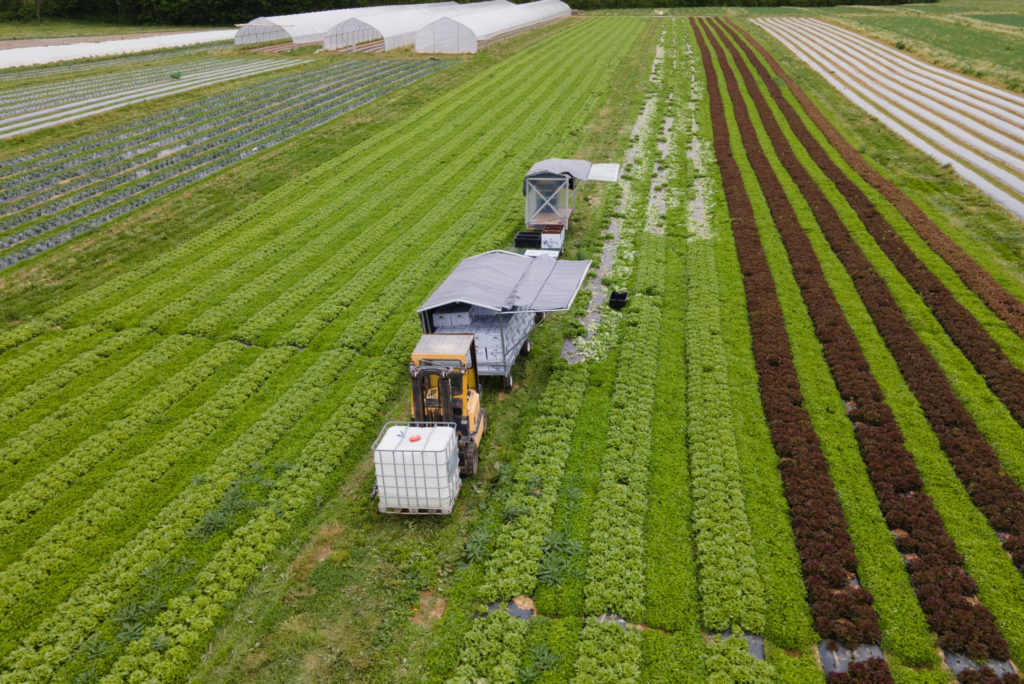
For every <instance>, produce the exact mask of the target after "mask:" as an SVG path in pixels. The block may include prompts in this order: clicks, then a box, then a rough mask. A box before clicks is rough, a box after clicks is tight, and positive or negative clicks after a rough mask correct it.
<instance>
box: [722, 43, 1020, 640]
mask: <svg viewBox="0 0 1024 684" xmlns="http://www.w3.org/2000/svg"><path fill="white" fill-rule="evenodd" d="M719 39H720V40H721V42H722V43H723V44H725V45H726V47H727V48H728V49H729V51H730V53H731V54H732V55H733V57H734V59H735V61H736V66H737V70H738V72H739V77H740V78H743V79H744V81H745V82H746V85H747V91H748V93H749V94H750V97H751V100H752V101H753V104H754V107H755V108H756V110H757V112H758V115H759V118H760V124H761V125H762V126H763V128H764V130H765V132H766V133H767V135H768V138H769V139H770V140H771V141H772V145H773V148H774V152H775V154H776V155H777V157H778V159H779V160H780V161H781V162H782V164H783V166H784V167H785V168H786V170H787V172H788V173H789V174H790V175H791V176H792V178H793V180H794V182H795V183H796V185H797V186H798V187H799V188H800V190H801V193H802V194H803V195H804V196H805V197H806V199H807V201H808V203H809V204H810V206H811V209H812V211H813V213H814V215H815V218H816V219H817V221H818V224H819V225H820V226H821V229H822V231H823V232H824V233H825V234H826V236H829V241H830V243H833V239H834V238H835V236H837V235H838V234H842V235H845V236H846V237H847V238H849V234H848V233H847V232H846V230H845V227H844V226H843V224H842V221H841V220H840V218H839V216H838V215H837V214H836V212H835V209H834V208H833V207H832V205H831V204H830V203H829V202H828V199H827V198H826V197H825V195H824V193H823V192H822V191H821V189H820V188H819V187H818V186H817V184H816V183H815V182H814V181H813V179H812V178H811V177H810V174H809V173H808V172H807V171H806V169H804V168H803V166H802V165H801V164H800V162H799V160H798V159H797V157H796V154H795V152H794V151H793V149H792V148H791V147H790V146H789V144H788V142H787V140H786V138H785V136H784V134H783V132H782V129H781V128H780V126H779V124H778V123H777V122H776V120H775V118H774V117H773V115H772V112H771V109H770V107H769V105H768V103H767V102H766V101H765V99H764V97H763V95H762V94H761V92H760V90H759V89H758V87H757V82H756V80H755V77H754V76H753V74H752V73H751V72H750V70H749V69H748V68H747V66H746V64H745V63H744V62H743V61H742V59H741V57H740V54H739V51H738V50H737V49H736V48H735V47H734V46H732V44H731V43H729V41H728V39H727V38H726V37H725V34H724V31H723V32H722V33H720V34H719ZM714 48H715V51H716V54H717V56H718V59H719V62H721V63H722V64H725V63H726V60H725V55H724V52H723V50H722V47H721V45H719V44H718V43H715V44H714ZM736 76H737V75H736V74H734V73H732V72H730V73H728V74H727V78H726V81H727V83H728V86H729V92H730V96H731V97H732V99H733V101H734V102H737V103H740V102H742V98H741V95H740V91H739V85H738V83H737V82H736ZM734 111H735V115H736V120H737V124H738V126H739V129H740V130H741V132H742V134H743V139H744V142H745V143H747V145H748V146H747V148H746V149H747V153H748V155H749V157H750V162H751V165H752V166H753V168H754V172H755V174H756V175H757V178H758V181H759V183H760V185H761V189H762V191H763V192H764V194H765V197H766V198H767V200H768V204H769V207H770V208H771V211H772V216H773V218H774V220H775V225H776V227H777V229H778V231H779V234H780V236H781V237H782V240H783V243H784V244H785V247H786V251H787V252H788V255H789V260H790V263H791V265H792V268H793V273H794V276H795V277H796V280H797V284H798V285H799V287H800V290H801V293H802V295H803V298H804V301H805V303H806V305H807V309H808V313H809V314H810V317H811V320H812V323H813V325H814V329H815V332H816V334H817V336H818V338H819V340H820V341H821V344H822V348H823V350H824V353H825V360H826V362H827V363H828V366H829V369H830V370H831V372H832V376H833V378H834V379H835V381H836V385H837V387H838V389H839V392H840V394H841V395H842V396H843V398H844V399H845V400H846V401H847V413H848V416H849V418H850V420H851V421H852V422H853V426H854V435H855V437H856V439H857V442H858V444H859V446H860V450H861V455H862V458H863V459H864V462H865V465H866V466H867V470H868V476H869V477H870V479H871V481H872V484H873V486H874V488H875V491H876V493H877V494H878V498H879V503H880V505H881V509H882V513H883V515H884V516H885V519H886V523H887V525H888V526H889V528H890V529H891V530H892V531H893V533H894V534H895V535H896V537H897V546H898V548H899V549H900V551H902V552H903V553H904V554H905V558H906V562H907V569H908V571H909V573H910V576H911V578H912V580H913V585H914V590H915V592H916V594H917V597H918V600H919V601H920V603H921V608H922V610H923V611H924V613H925V616H926V617H927V619H928V622H929V624H930V625H931V627H932V629H933V630H935V632H936V633H937V634H938V636H939V645H940V646H941V647H942V648H944V649H948V650H952V651H957V652H967V653H968V654H969V655H970V656H971V657H972V658H974V659H977V660H984V659H987V658H990V657H994V658H998V659H1006V658H1008V657H1009V647H1008V645H1007V643H1006V640H1005V639H1004V638H1003V636H1002V634H1001V633H1000V631H999V628H998V627H997V626H996V624H995V619H994V617H993V616H992V613H991V612H990V611H989V610H988V609H987V608H985V607H984V606H982V605H981V604H980V603H978V602H977V601H976V600H975V599H974V594H975V593H976V591H977V586H976V585H975V583H974V580H973V579H971V578H970V577H969V576H968V575H967V573H966V571H965V570H964V569H963V558H962V557H961V555H960V553H959V552H958V551H957V550H956V547H955V545H954V543H953V540H952V539H951V538H950V536H949V534H948V533H947V532H946V529H945V526H944V525H943V523H942V520H941V518H940V517H939V514H938V512H937V511H936V510H935V506H934V504H933V503H932V500H931V498H930V497H929V496H928V495H927V494H925V493H924V492H923V491H921V488H922V486H923V485H922V482H921V479H920V476H919V475H918V472H917V468H916V464H915V462H914V458H913V456H912V455H911V453H910V452H909V451H908V450H907V448H906V446H905V445H904V443H903V435H902V433H901V432H900V429H899V426H898V425H897V424H896V420H895V418H894V416H893V414H892V410H891V409H890V408H889V406H888V405H887V404H886V403H885V401H884V399H883V394H882V389H881V387H880V386H879V385H878V381H877V380H876V379H875V378H874V376H873V375H872V374H871V370H870V368H869V366H868V363H867V360H866V359H865V358H864V355H863V352H862V350H861V348H860V345H859V342H858V341H857V338H856V335H855V334H854V332H853V329H852V327H850V324H849V322H848V321H847V320H846V317H845V316H844V314H843V311H842V309H841V308H840V306H839V303H838V301H836V299H835V295H834V294H833V293H832V291H831V289H830V288H829V285H828V282H827V281H826V279H825V276H824V273H823V272H822V270H821V264H820V263H819V262H818V259H817V257H816V254H815V252H814V248H813V246H812V245H811V242H810V239H809V238H808V237H807V235H806V234H805V233H804V232H803V230H802V228H801V227H800V224H799V222H798V221H797V217H796V213H795V210H794V209H793V206H792V204H791V203H790V202H789V199H788V197H787V196H786V194H785V190H784V189H783V187H782V184H781V182H780V180H779V178H778V177H777V176H776V175H775V173H774V171H773V169H772V167H771V165H770V163H769V161H768V158H767V156H766V154H765V151H764V150H763V149H762V148H761V145H760V142H759V141H758V139H757V134H756V128H755V124H754V123H753V121H752V120H751V117H750V114H749V113H748V111H747V110H746V107H744V106H742V105H741V106H737V107H735V110H734ZM811 156H812V158H814V157H815V155H814V154H813V153H812V155H811ZM851 242H852V240H851ZM833 247H834V248H835V243H833ZM853 247H856V245H853ZM861 256H862V257H863V255H862V254H861ZM844 263H846V262H845V261H844ZM846 265H847V268H848V269H849V270H850V273H851V275H852V276H853V280H854V282H855V283H856V284H857V286H858V291H859V292H860V293H861V297H862V298H863V299H864V304H865V306H866V307H867V308H868V310H869V311H871V312H872V315H873V316H878V317H876V318H875V321H876V324H877V323H878V322H879V318H882V317H885V318H886V319H887V320H889V321H892V320H895V319H897V318H898V319H900V320H902V321H903V323H904V325H906V330H904V331H903V336H904V337H907V336H909V337H912V338H913V339H914V340H917V337H916V335H914V333H913V330H912V329H910V327H909V324H906V321H905V319H903V318H902V314H901V313H899V309H897V308H896V306H895V302H891V294H889V292H888V290H886V289H885V287H884V283H883V282H882V281H881V278H879V277H878V276H877V274H875V273H874V271H873V269H871V267H870V264H868V263H867V262H866V260H865V262H864V263H863V264H860V268H851V264H850V263H847V264H846ZM872 277H873V278H874V279H875V280H876V281H877V283H878V284H880V285H881V291H879V289H877V288H875V289H872V290H869V291H867V292H865V291H864V290H862V289H861V285H862V284H863V283H865V282H872ZM882 294H884V295H888V297H889V298H890V302H891V305H890V306H888V307H885V306H884V301H885V300H884V298H883V297H882V296H881V295H882ZM879 327H880V328H883V329H882V330H881V332H882V334H883V337H887V334H886V333H887V332H888V333H891V332H892V331H891V329H884V326H879ZM887 341H888V339H887ZM917 342H918V344H920V340H917ZM922 347H923V345H922ZM921 353H922V355H927V352H926V350H924V349H922V352H921ZM929 358H930V357H929Z"/></svg>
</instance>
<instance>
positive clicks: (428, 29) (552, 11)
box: [416, 0, 572, 53]
mask: <svg viewBox="0 0 1024 684" xmlns="http://www.w3.org/2000/svg"><path fill="white" fill-rule="evenodd" d="M571 15H572V10H571V9H570V8H569V6H568V5H567V4H565V3H564V2H562V1H561V0H537V2H528V3H525V4H522V5H512V6H511V7H503V8H500V9H495V10H493V11H491V12H477V13H473V14H467V15H463V16H456V17H443V18H441V19H438V20H437V21H433V22H431V23H429V24H427V25H426V26H424V27H423V28H421V29H420V30H419V31H417V32H416V52H448V53H451V52H476V51H477V50H479V49H480V48H482V47H485V46H487V45H490V44H491V43H495V42H497V41H499V40H504V39H505V38H509V37H511V36H514V35H516V34H517V33H522V32H523V31H528V30H530V29H533V28H537V27H538V26H542V25H544V24H548V23H551V22H553V21H557V20H559V19H564V18H565V17H568V16H571Z"/></svg>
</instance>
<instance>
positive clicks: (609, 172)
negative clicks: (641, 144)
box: [524, 158, 619, 192]
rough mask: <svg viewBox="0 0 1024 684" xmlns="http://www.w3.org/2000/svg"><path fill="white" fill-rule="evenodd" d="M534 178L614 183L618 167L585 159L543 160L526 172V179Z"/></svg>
mask: <svg viewBox="0 0 1024 684" xmlns="http://www.w3.org/2000/svg"><path fill="white" fill-rule="evenodd" d="M536 176H572V177H573V178H575V179H576V180H581V181H588V180H593V181H611V182H615V181H617V180H619V165H618V164H592V163H591V162H588V161H587V160H586V159H557V158H553V159H545V160H544V161H539V162H537V163H536V164H534V165H533V166H531V167H530V170H529V171H527V172H526V178H532V177H536ZM525 180H526V179H524V182H525ZM524 192H525V190H524Z"/></svg>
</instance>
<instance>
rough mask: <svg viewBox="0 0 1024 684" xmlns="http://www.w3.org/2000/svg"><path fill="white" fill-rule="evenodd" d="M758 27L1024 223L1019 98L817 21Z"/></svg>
mask: <svg viewBox="0 0 1024 684" xmlns="http://www.w3.org/2000/svg"><path fill="white" fill-rule="evenodd" d="M757 22H758V23H759V24H760V25H761V26H764V27H765V28H766V29H767V30H768V31H769V32H771V33H772V35H774V36H775V37H777V38H778V39H779V40H780V41H782V42H783V43H784V44H785V45H786V46H787V47H789V48H790V49H791V50H793V51H794V52H795V53H796V54H797V55H798V56H800V57H801V59H803V60H804V61H806V62H807V63H808V64H810V65H811V67H813V68H814V69H815V70H816V71H817V72H818V73H820V74H821V75H822V76H823V77H824V78H825V79H826V80H827V81H829V82H830V83H831V84H832V85H834V86H835V87H836V88H837V89H838V90H839V91H840V92H842V93H843V94H845V95H846V96H847V97H849V98H850V99H851V100H852V101H853V102H855V103H856V104H857V105H859V106H860V107H862V108H863V109H864V110H865V111H866V112H868V113H869V114H871V115H872V116H874V117H876V118H877V119H878V120H879V121H882V122H883V123H885V124H886V125H887V126H889V127H890V128H891V129H892V130H893V131H895V132H896V133H898V134H899V135H900V136H901V137H902V138H904V139H905V140H906V141H907V142H909V143H910V144H911V145H914V146H915V147H917V148H918V149H920V150H922V151H923V152H925V153H927V154H929V155H931V156H932V157H934V158H935V159H936V160H938V161H939V162H940V163H942V164H950V165H951V166H952V167H953V168H954V169H956V171H957V173H959V174H960V175H961V176H963V177H964V178H965V179H967V180H968V181H970V182H971V183H973V184H975V185H976V186H978V188H980V189H981V190H982V191H983V192H985V193H986V194H988V195H989V196H990V197H992V199H994V200H995V201H996V202H998V203H999V204H1001V205H1003V206H1004V207H1006V208H1007V209H1008V210H1009V211H1011V212H1013V213H1014V214H1016V215H1017V216H1019V217H1021V218H1022V219H1024V133H1022V131H1024V96H1021V95H1019V94H1016V93H1011V92H1008V91H1003V90H1000V89H998V88H995V87H993V86H989V85H986V84H984V83H981V82H978V81H974V80H972V79H969V78H967V77H964V76H961V75H959V74H955V73H953V72H949V71H945V70H943V69H939V68H937V67H933V66H931V65H929V64H926V63H924V62H921V61H919V60H916V59H914V58H912V57H908V56H906V55H905V54H902V53H901V52H900V51H898V50H894V49H892V48H889V47H886V46H884V45H882V44H880V43H877V42H875V41H872V40H869V39H867V38H863V37H861V36H859V35H857V34H856V33H854V32H852V31H848V30H846V29H842V28H838V27H835V26H832V25H830V24H827V23H825V22H822V21H819V20H817V19H805V18H784V17H772V18H763V19H758V20H757Z"/></svg>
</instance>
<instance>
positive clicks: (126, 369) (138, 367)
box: [0, 334, 194, 527]
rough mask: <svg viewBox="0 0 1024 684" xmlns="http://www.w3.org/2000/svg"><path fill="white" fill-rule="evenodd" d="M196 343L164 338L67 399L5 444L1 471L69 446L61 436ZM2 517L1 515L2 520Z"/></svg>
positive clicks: (0, 457)
mask: <svg viewBox="0 0 1024 684" xmlns="http://www.w3.org/2000/svg"><path fill="white" fill-rule="evenodd" d="M88 336H89V334H86V336H85V337H88ZM193 341H194V338H190V337H185V336H183V335H175V336H174V337H170V338H164V339H163V340H161V341H160V342H158V343H157V344H156V345H154V346H153V347H152V348H150V349H148V350H147V351H145V352H143V353H141V354H139V355H138V356H136V357H135V358H134V359H132V360H131V361H130V362H128V363H126V364H125V365H123V366H122V367H121V368H120V369H118V370H117V371H116V372H115V373H114V374H113V375H110V376H108V377H107V378H105V379H104V380H103V381H101V382H99V383H97V384H95V385H93V386H91V387H89V388H88V389H86V390H85V391H83V392H82V393H81V394H79V395H78V396H76V397H74V398H73V399H70V400H65V401H64V403H63V404H61V405H60V406H59V407H58V408H57V409H56V410H54V411H53V412H52V413H50V414H48V415H47V416H46V417H45V418H43V419H41V420H38V421H36V422H34V423H32V424H31V425H29V426H27V427H26V428H25V429H24V430H22V431H21V432H19V433H18V434H16V435H14V436H12V437H11V438H10V439H8V440H7V441H5V442H4V444H3V446H2V447H0V468H7V469H9V468H10V467H11V466H13V465H15V464H18V463H24V462H25V461H30V462H37V461H38V460H39V459H40V458H41V456H42V450H44V449H46V448H47V447H57V446H60V447H64V446H66V445H65V444H63V443H59V442H58V437H60V435H61V434H63V433H64V432H65V431H66V430H68V429H69V428H70V427H72V426H73V425H76V424H77V423H79V422H81V421H83V420H85V419H86V418H88V417H89V416H90V415H91V414H92V413H93V412H94V411H96V410H97V409H101V408H103V407H104V406H106V405H107V403H109V402H111V401H113V400H114V399H116V398H117V397H118V396H120V395H121V394H122V393H123V392H124V391H126V390H132V389H135V388H138V387H139V383H140V382H142V381H144V380H146V379H147V378H149V377H150V375H151V374H152V373H153V371H154V370H156V369H157V368H159V367H160V366H162V365H164V364H166V363H169V362H170V361H171V360H172V359H173V358H175V357H176V356H177V355H179V354H181V353H182V352H184V351H185V350H186V349H187V348H188V347H189V345H190V344H191V343H192V342H193ZM0 509H2V504H0ZM2 517H3V515H2V514H0V518H2ZM0 527H2V524H0Z"/></svg>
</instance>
